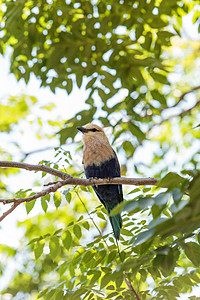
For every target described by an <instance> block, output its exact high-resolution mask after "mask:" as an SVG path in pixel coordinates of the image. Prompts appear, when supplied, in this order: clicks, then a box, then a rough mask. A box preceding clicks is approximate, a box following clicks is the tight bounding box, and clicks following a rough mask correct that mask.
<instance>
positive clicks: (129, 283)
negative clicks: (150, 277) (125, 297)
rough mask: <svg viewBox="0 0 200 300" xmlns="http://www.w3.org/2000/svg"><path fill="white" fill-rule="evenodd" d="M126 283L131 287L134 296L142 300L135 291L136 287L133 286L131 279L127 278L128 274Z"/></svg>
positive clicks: (125, 279)
mask: <svg viewBox="0 0 200 300" xmlns="http://www.w3.org/2000/svg"><path fill="white" fill-rule="evenodd" d="M124 281H125V282H126V284H127V286H128V287H129V289H130V290H131V291H132V292H133V294H134V295H135V298H136V299H137V300H140V297H139V296H138V294H137V292H136V290H135V289H134V287H133V286H132V284H131V282H130V281H129V279H128V278H127V276H126V274H124Z"/></svg>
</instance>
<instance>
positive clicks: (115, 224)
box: [109, 214, 122, 240]
mask: <svg viewBox="0 0 200 300" xmlns="http://www.w3.org/2000/svg"><path fill="white" fill-rule="evenodd" d="M109 219H110V223H111V225H112V228H113V232H114V236H115V238H116V240H119V236H120V230H121V228H122V218H121V216H120V214H117V215H115V216H112V217H109Z"/></svg>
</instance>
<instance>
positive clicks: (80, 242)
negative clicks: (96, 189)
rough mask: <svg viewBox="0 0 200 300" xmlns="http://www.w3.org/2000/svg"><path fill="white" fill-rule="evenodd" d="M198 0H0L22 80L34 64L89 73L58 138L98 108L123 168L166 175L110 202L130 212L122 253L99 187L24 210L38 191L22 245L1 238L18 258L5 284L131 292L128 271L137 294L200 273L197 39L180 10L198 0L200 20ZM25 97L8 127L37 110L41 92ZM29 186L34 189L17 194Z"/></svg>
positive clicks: (66, 79)
mask: <svg viewBox="0 0 200 300" xmlns="http://www.w3.org/2000/svg"><path fill="white" fill-rule="evenodd" d="M196 4H198V1H186V0H185V1H174V0H162V1H161V0H159V1H158V0H157V1H156V0H152V1H145V0H142V1H126V0H124V1H118V2H116V1H113V0H110V1H108V2H106V1H92V2H91V1H86V0H81V1H76V2H75V1H64V0H57V1H50V0H48V1H44V0H39V1H37V2H35V1H29V0H28V1H2V10H1V13H0V18H1V23H2V28H1V31H0V33H1V36H2V44H1V46H0V51H1V53H2V54H5V53H6V51H7V50H6V49H7V47H8V46H9V47H11V48H12V55H11V72H13V73H14V74H15V76H16V78H17V79H18V80H20V79H21V78H23V79H25V81H26V82H27V83H28V81H29V78H30V74H31V73H34V74H35V75H36V76H37V77H38V78H39V79H40V80H41V85H42V86H49V87H50V88H51V90H52V91H53V92H55V89H56V88H62V89H64V90H66V92H67V93H68V94H70V93H71V91H72V89H73V87H74V86H75V85H77V86H78V87H81V86H83V85H84V84H85V83H84V82H87V83H86V86H85V88H86V89H87V91H88V98H87V99H86V103H87V105H88V109H86V110H83V111H80V112H78V113H77V114H76V115H75V116H74V117H73V118H71V119H70V120H67V121H66V126H65V128H63V129H62V130H61V131H60V132H59V134H60V142H61V144H64V143H65V141H66V140H67V139H68V138H70V139H71V138H73V139H74V138H75V136H76V134H77V132H76V130H74V128H75V127H76V126H80V125H83V124H85V123H87V122H91V121H92V120H97V119H98V121H100V122H101V123H102V124H103V125H105V126H111V127H112V134H113V140H112V142H113V145H114V146H115V147H117V148H118V153H119V154H121V155H123V157H124V161H123V163H124V166H122V167H123V168H124V169H125V171H126V170H128V173H131V174H133V170H132V169H131V168H134V171H135V173H136V174H139V175H142V176H149V174H150V175H151V176H153V175H155V176H157V177H158V178H162V179H161V181H160V183H159V186H158V187H153V188H149V187H140V188H135V189H133V190H131V189H130V188H129V189H124V192H125V193H124V194H125V195H126V196H125V197H126V199H127V201H125V202H123V203H121V204H120V205H119V206H118V207H116V208H115V210H114V211H113V212H112V214H115V213H117V212H119V211H122V214H123V229H122V231H121V238H120V242H119V248H120V254H119V253H118V248H117V246H116V244H115V241H114V239H113V234H112V232H110V233H108V230H107V220H108V216H107V215H106V211H105V209H104V208H103V207H102V206H97V207H96V208H94V205H95V204H96V203H95V202H94V201H90V200H91V199H92V200H94V199H93V196H91V195H92V191H91V189H90V188H89V189H86V188H83V187H73V188H70V189H69V190H68V189H67V190H61V191H60V192H56V193H55V194H54V196H51V195H50V196H49V195H48V196H46V197H42V198H41V200H37V201H35V202H30V203H27V204H26V211H27V214H29V213H30V212H31V211H32V210H33V209H35V205H36V203H38V202H39V201H40V203H41V209H42V212H43V213H44V214H43V213H41V214H39V215H37V216H36V217H33V218H30V219H28V218H27V220H26V221H24V222H21V223H19V226H20V227H23V228H25V229H26V233H25V236H24V239H23V240H22V242H21V248H20V249H13V248H11V247H8V246H3V245H1V255H2V257H3V259H2V264H4V262H5V264H6V262H7V261H8V260H9V259H14V260H15V261H20V263H21V268H20V270H18V271H16V272H15V274H14V276H13V278H12V280H11V282H10V284H9V287H8V288H7V289H5V291H3V292H2V293H3V294H5V293H9V294H10V295H11V296H12V297H14V296H15V295H17V296H18V297H21V298H22V297H24V298H25V297H27V298H28V299H29V298H30V297H32V298H33V299H35V298H36V297H38V298H39V299H40V298H41V299H88V300H89V299H133V297H134V296H133V292H132V291H131V290H129V289H128V288H127V285H126V282H125V280H124V276H126V278H127V280H129V282H131V284H132V286H133V288H134V290H135V291H136V292H137V294H138V296H139V298H140V299H170V300H171V299H177V297H178V296H180V294H181V293H187V292H190V291H191V289H192V287H194V286H196V285H198V284H199V283H200V268H199V265H200V260H199V251H200V245H199V242H200V233H199V225H200V214H199V211H200V210H199V199H200V193H199V185H200V173H199V171H198V169H199V155H200V153H199V146H198V142H199V137H200V131H199V127H198V125H199V108H198V105H199V99H198V90H199V85H200V83H199V43H198V42H197V41H190V43H188V41H183V39H182V38H181V34H182V18H183V16H185V15H186V14H188V13H189V12H191V11H192V10H193V12H194V13H193V23H196V24H199V16H200V15H199V11H198V7H197V6H195V5H196ZM84 80H85V81H84ZM27 99H28V98H26V99H24V98H21V99H15V105H16V106H15V107H16V110H15V113H16V116H13V114H10V117H9V118H8V117H7V114H6V113H7V109H5V107H4V108H3V105H1V107H2V116H3V118H2V119H1V120H0V128H1V129H2V130H4V131H10V130H12V126H11V123H12V124H13V123H15V124H17V123H18V121H19V120H20V119H21V118H24V117H25V115H26V114H27V112H28V111H30V109H31V108H32V107H33V104H34V103H30V102H29V103H28V102H26V101H32V102H34V101H33V98H31V97H30V98H29V100H27ZM11 100H12V99H11ZM11 100H10V101H11ZM24 101H25V102H24ZM27 103H28V104H27ZM6 105H9V106H10V107H11V106H12V103H11V102H10V103H9V104H6ZM1 107H0V108H1ZM51 108H53V107H52V106H51ZM10 111H11V112H12V109H10ZM2 120H4V121H2ZM59 121H60V120H59ZM62 121H63V120H62ZM38 122H39V121H38ZM39 123H40V126H41V127H42V125H43V120H40V122H39ZM56 124H57V123H56ZM50 125H52V126H53V124H50ZM77 147H78V146H77ZM79 148H80V147H79ZM79 150H80V149H78V150H77V151H79ZM140 153H141V156H140V159H138V158H137V157H138V154H140ZM143 153H144V155H143ZM147 154H150V156H151V159H150V160H149V161H147V160H146V156H147ZM61 157H62V159H61ZM63 157H64V158H63ZM72 157H73V156H72ZM72 157H71V156H70V153H69V152H68V151H65V150H63V149H61V148H58V149H56V154H55V160H54V159H52V161H50V162H49V161H44V160H43V163H44V164H46V165H51V166H54V167H55V168H60V166H62V165H64V166H65V170H66V171H67V172H68V173H69V174H70V175H75V176H80V173H81V171H82V169H81V168H80V167H77V166H75V164H74V162H73V160H72ZM54 161H56V162H54ZM133 162H134V166H133ZM43 176H45V174H43ZM22 193H23V195H27V196H29V195H30V194H31V193H32V191H30V190H27V191H20V192H19V193H18V194H17V197H20V195H22ZM63 204H64V206H63ZM52 206H53V208H52ZM3 268H5V265H3V266H2V269H3Z"/></svg>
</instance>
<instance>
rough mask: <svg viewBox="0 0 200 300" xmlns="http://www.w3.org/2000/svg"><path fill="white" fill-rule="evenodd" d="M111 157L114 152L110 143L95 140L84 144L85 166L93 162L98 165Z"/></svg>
mask: <svg viewBox="0 0 200 300" xmlns="http://www.w3.org/2000/svg"><path fill="white" fill-rule="evenodd" d="M113 157H114V153H113V149H112V147H111V146H110V144H107V143H105V144H104V143H98V141H95V140H94V141H93V142H92V141H91V142H90V143H85V144H84V147H83V163H84V167H85V168H86V167H87V166H91V165H93V164H95V165H96V166H100V165H101V164H102V163H103V162H104V161H107V160H109V159H111V158H113Z"/></svg>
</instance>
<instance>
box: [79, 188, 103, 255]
mask: <svg viewBox="0 0 200 300" xmlns="http://www.w3.org/2000/svg"><path fill="white" fill-rule="evenodd" d="M74 191H75V193H76V195H77V197H78V198H79V200H80V201H81V203H82V205H83V207H84V208H85V211H86V213H87V214H88V216H89V218H90V220H91V221H92V223H93V224H94V226H95V227H96V229H97V230H98V232H99V234H100V236H101V238H102V240H103V241H104V243H105V245H106V247H107V248H108V250H109V247H108V244H107V243H106V240H105V239H104V237H103V235H102V233H101V230H100V229H99V227H98V226H97V224H96V223H95V222H94V220H93V218H92V217H91V214H90V213H89V211H88V209H87V207H86V205H85V203H84V202H83V200H82V199H81V197H80V195H79V193H78V192H77V190H76V189H74Z"/></svg>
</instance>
